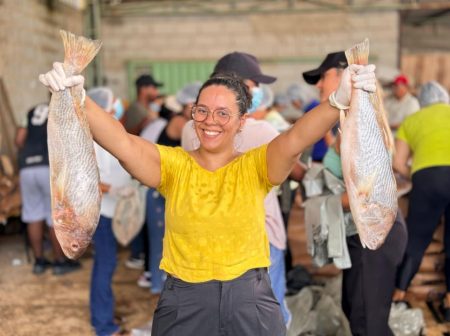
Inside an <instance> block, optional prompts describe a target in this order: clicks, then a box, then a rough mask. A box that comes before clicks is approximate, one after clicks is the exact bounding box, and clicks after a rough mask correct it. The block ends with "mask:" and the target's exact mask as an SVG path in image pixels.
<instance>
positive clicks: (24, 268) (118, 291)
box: [0, 234, 158, 336]
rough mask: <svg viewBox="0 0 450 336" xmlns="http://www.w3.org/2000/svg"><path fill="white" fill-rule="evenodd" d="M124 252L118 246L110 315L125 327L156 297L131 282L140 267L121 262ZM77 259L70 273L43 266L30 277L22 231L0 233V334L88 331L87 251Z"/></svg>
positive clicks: (136, 323) (139, 322)
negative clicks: (113, 306)
mask: <svg viewBox="0 0 450 336" xmlns="http://www.w3.org/2000/svg"><path fill="white" fill-rule="evenodd" d="M127 256H128V252H127V251H126V250H125V249H121V251H120V253H119V258H120V262H119V265H118V268H117V271H116V273H115V276H114V284H113V290H114V293H115V297H116V315H118V316H120V317H122V318H123V319H124V323H123V327H124V328H126V329H128V330H131V329H132V328H136V327H140V326H143V325H145V324H146V323H148V322H149V321H150V320H151V317H152V315H153V311H154V309H155V306H156V303H157V299H158V296H155V295H151V294H150V292H149V290H148V289H143V288H140V287H138V286H137V284H136V281H137V279H138V277H139V275H140V271H137V270H130V269H128V268H126V267H125V266H124V261H125V259H126V258H127ZM81 262H82V264H83V267H82V269H81V270H79V271H77V272H74V273H71V274H65V275H62V276H54V275H52V274H51V270H47V272H46V273H45V274H43V275H39V276H36V275H33V274H32V273H31V263H28V262H27V257H26V253H25V245H24V240H23V236H22V235H20V234H19V235H18V234H15V235H4V236H0V322H1V326H0V335H1V336H3V335H5V336H28V335H30V336H31V335H33V336H36V335H38V336H40V335H49V336H50V335H74V336H78V335H80V336H81V335H83V336H84V335H94V333H93V332H92V330H91V326H90V323H89V316H90V315H89V281H90V274H91V268H92V258H91V256H90V253H89V252H88V253H86V254H85V255H84V256H83V257H82V258H81Z"/></svg>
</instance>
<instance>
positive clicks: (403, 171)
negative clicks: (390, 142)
mask: <svg viewBox="0 0 450 336" xmlns="http://www.w3.org/2000/svg"><path fill="white" fill-rule="evenodd" d="M410 156H411V150H410V148H409V145H408V144H407V143H406V142H405V141H403V140H400V139H396V140H395V155H394V160H393V163H392V165H393V168H394V170H395V171H396V172H397V173H399V174H400V175H402V176H403V177H405V178H407V179H410V176H411V168H410V167H409V165H408V160H409V158H410Z"/></svg>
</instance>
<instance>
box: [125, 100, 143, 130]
mask: <svg viewBox="0 0 450 336" xmlns="http://www.w3.org/2000/svg"><path fill="white" fill-rule="evenodd" d="M147 115H148V111H147V109H146V108H145V106H142V104H141V103H139V102H137V101H135V102H134V103H133V104H131V105H130V107H129V108H128V110H127V111H126V113H125V129H126V130H127V131H128V132H130V131H135V129H136V128H137V127H138V126H139V125H140V124H142V122H143V121H144V120H145V118H147ZM137 133H140V130H138V131H137Z"/></svg>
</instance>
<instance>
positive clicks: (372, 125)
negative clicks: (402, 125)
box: [340, 39, 398, 250]
mask: <svg viewBox="0 0 450 336" xmlns="http://www.w3.org/2000/svg"><path fill="white" fill-rule="evenodd" d="M345 55H346V57H347V61H348V64H362V65H365V64H368V59H369V40H367V39H366V40H365V41H364V42H362V43H360V44H358V45H356V46H354V47H353V48H350V49H349V50H347V51H346V52H345ZM341 130H342V135H341V137H342V138H341V148H340V149H341V158H342V173H343V175H344V180H345V185H346V188H347V192H348V196H349V201H350V209H351V212H352V216H353V220H354V222H355V224H356V228H357V229H358V233H359V237H360V239H361V243H362V245H363V246H364V247H368V248H369V249H372V250H374V249H377V248H379V247H380V246H381V245H382V244H383V242H384V240H385V239H386V236H387V235H388V233H389V231H390V230H391V227H392V225H393V223H394V220H395V217H396V215H397V207H398V203H397V186H396V182H395V177H394V173H393V171H392V155H391V153H392V151H393V147H394V145H393V139H392V134H391V132H390V128H389V125H388V122H387V119H386V114H385V112H384V108H383V104H382V100H381V95H380V90H377V92H375V93H369V92H366V91H364V90H361V89H354V88H353V89H352V94H351V100H350V110H349V111H348V113H347V115H346V116H344V113H343V112H342V111H341Z"/></svg>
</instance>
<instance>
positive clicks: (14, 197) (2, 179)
mask: <svg viewBox="0 0 450 336" xmlns="http://www.w3.org/2000/svg"><path fill="white" fill-rule="evenodd" d="M21 204H22V202H21V197H20V188H19V176H18V175H17V174H15V172H14V168H13V165H12V163H11V160H10V158H9V157H8V156H6V155H0V223H1V224H6V222H7V220H8V218H9V217H15V216H19V215H20V209H21Z"/></svg>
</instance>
